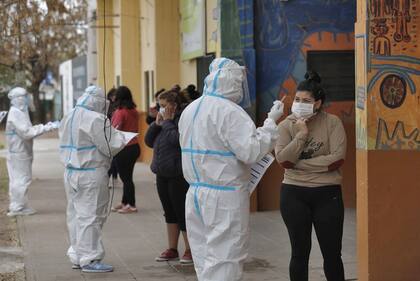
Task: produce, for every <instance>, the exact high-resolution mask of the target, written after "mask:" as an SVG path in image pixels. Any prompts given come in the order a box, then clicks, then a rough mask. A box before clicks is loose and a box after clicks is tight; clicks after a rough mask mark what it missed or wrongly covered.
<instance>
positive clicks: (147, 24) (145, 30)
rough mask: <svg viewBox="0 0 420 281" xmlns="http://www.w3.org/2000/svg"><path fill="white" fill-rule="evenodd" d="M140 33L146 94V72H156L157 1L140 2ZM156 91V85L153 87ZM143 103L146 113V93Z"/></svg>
mask: <svg viewBox="0 0 420 281" xmlns="http://www.w3.org/2000/svg"><path fill="white" fill-rule="evenodd" d="M140 15H141V21H140V33H141V40H140V41H141V42H140V43H141V69H142V73H141V80H142V88H141V91H142V92H145V91H146V87H145V81H144V78H145V77H144V76H145V74H144V73H145V72H146V71H153V72H156V36H155V30H156V29H155V0H141V1H140ZM153 86H154V89H156V84H155V85H153ZM142 98H143V100H142V102H143V104H144V107H142V110H144V111H146V110H147V108H148V107H149V106H150V104H146V103H147V102H146V101H147V97H146V93H144V95H142ZM149 100H150V101H149V102H150V103H152V102H153V100H154V97H153V96H152V95H151V96H150V97H149Z"/></svg>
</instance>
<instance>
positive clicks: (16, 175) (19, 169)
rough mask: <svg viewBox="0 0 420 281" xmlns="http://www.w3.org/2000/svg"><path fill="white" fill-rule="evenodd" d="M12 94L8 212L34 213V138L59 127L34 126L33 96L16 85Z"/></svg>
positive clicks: (8, 129) (9, 115) (8, 156)
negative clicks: (30, 202)
mask: <svg viewBox="0 0 420 281" xmlns="http://www.w3.org/2000/svg"><path fill="white" fill-rule="evenodd" d="M8 97H9V99H10V103H11V107H10V110H9V113H8V115H7V123H6V132H5V134H6V142H7V150H8V155H7V170H8V173H9V196H10V205H9V213H8V215H25V214H32V213H34V211H33V210H32V209H31V208H29V207H28V196H27V192H28V187H29V185H30V184H31V181H32V160H33V150H32V147H33V139H34V138H35V137H37V136H39V135H42V134H43V133H45V132H48V131H51V130H53V129H56V128H57V127H56V126H55V125H53V124H52V123H48V124H46V125H42V124H40V125H35V126H33V125H32V123H31V120H30V118H29V111H28V106H29V96H28V93H27V92H26V90H25V89H24V88H20V87H16V88H14V89H12V90H11V91H10V92H9V94H8Z"/></svg>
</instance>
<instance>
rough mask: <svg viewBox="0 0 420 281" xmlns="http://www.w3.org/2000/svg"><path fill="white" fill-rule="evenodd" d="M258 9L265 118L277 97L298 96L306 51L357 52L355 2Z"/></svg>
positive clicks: (275, 0)
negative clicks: (296, 88) (355, 48)
mask: <svg viewBox="0 0 420 281" xmlns="http://www.w3.org/2000/svg"><path fill="white" fill-rule="evenodd" d="M255 3H256V9H255V11H256V15H255V17H256V26H255V30H256V32H255V33H256V38H255V39H256V40H255V41H256V55H257V81H258V83H257V92H258V97H259V106H258V110H259V113H260V114H259V116H260V118H263V115H264V114H265V112H267V110H268V109H269V108H270V106H271V104H272V102H273V101H274V100H275V99H277V98H278V97H279V95H282V94H285V95H292V94H293V93H294V90H295V85H296V84H297V83H298V82H299V81H301V80H302V79H303V76H304V74H305V72H306V51H307V50H340V49H344V50H345V49H347V50H348V49H350V50H352V49H354V41H353V36H354V35H353V31H354V22H355V14H356V1H354V0H340V1H337V0H336V1H334V0H330V1H326V0H300V1H280V0H269V1H267V0H264V1H256V2H255ZM308 38H311V39H309V40H308ZM331 46H332V49H331Z"/></svg>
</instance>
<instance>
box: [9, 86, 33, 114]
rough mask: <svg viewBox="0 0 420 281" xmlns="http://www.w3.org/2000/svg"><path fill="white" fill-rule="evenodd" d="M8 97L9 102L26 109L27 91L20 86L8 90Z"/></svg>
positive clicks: (22, 109)
mask: <svg viewBox="0 0 420 281" xmlns="http://www.w3.org/2000/svg"><path fill="white" fill-rule="evenodd" d="M7 96H8V98H9V99H10V104H11V105H12V106H14V107H16V108H18V109H19V110H21V111H26V110H27V109H28V106H29V96H28V92H27V91H26V90H25V89H24V88H21V87H16V88H13V89H12V90H10V92H9V93H8V94H7Z"/></svg>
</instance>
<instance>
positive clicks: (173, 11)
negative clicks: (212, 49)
mask: <svg viewBox="0 0 420 281" xmlns="http://www.w3.org/2000/svg"><path fill="white" fill-rule="evenodd" d="M155 17H156V21H155V25H156V73H155V75H156V88H157V89H160V88H166V89H169V88H171V87H172V86H173V85H175V84H179V83H180V61H181V60H180V34H179V1H178V0H155Z"/></svg>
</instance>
